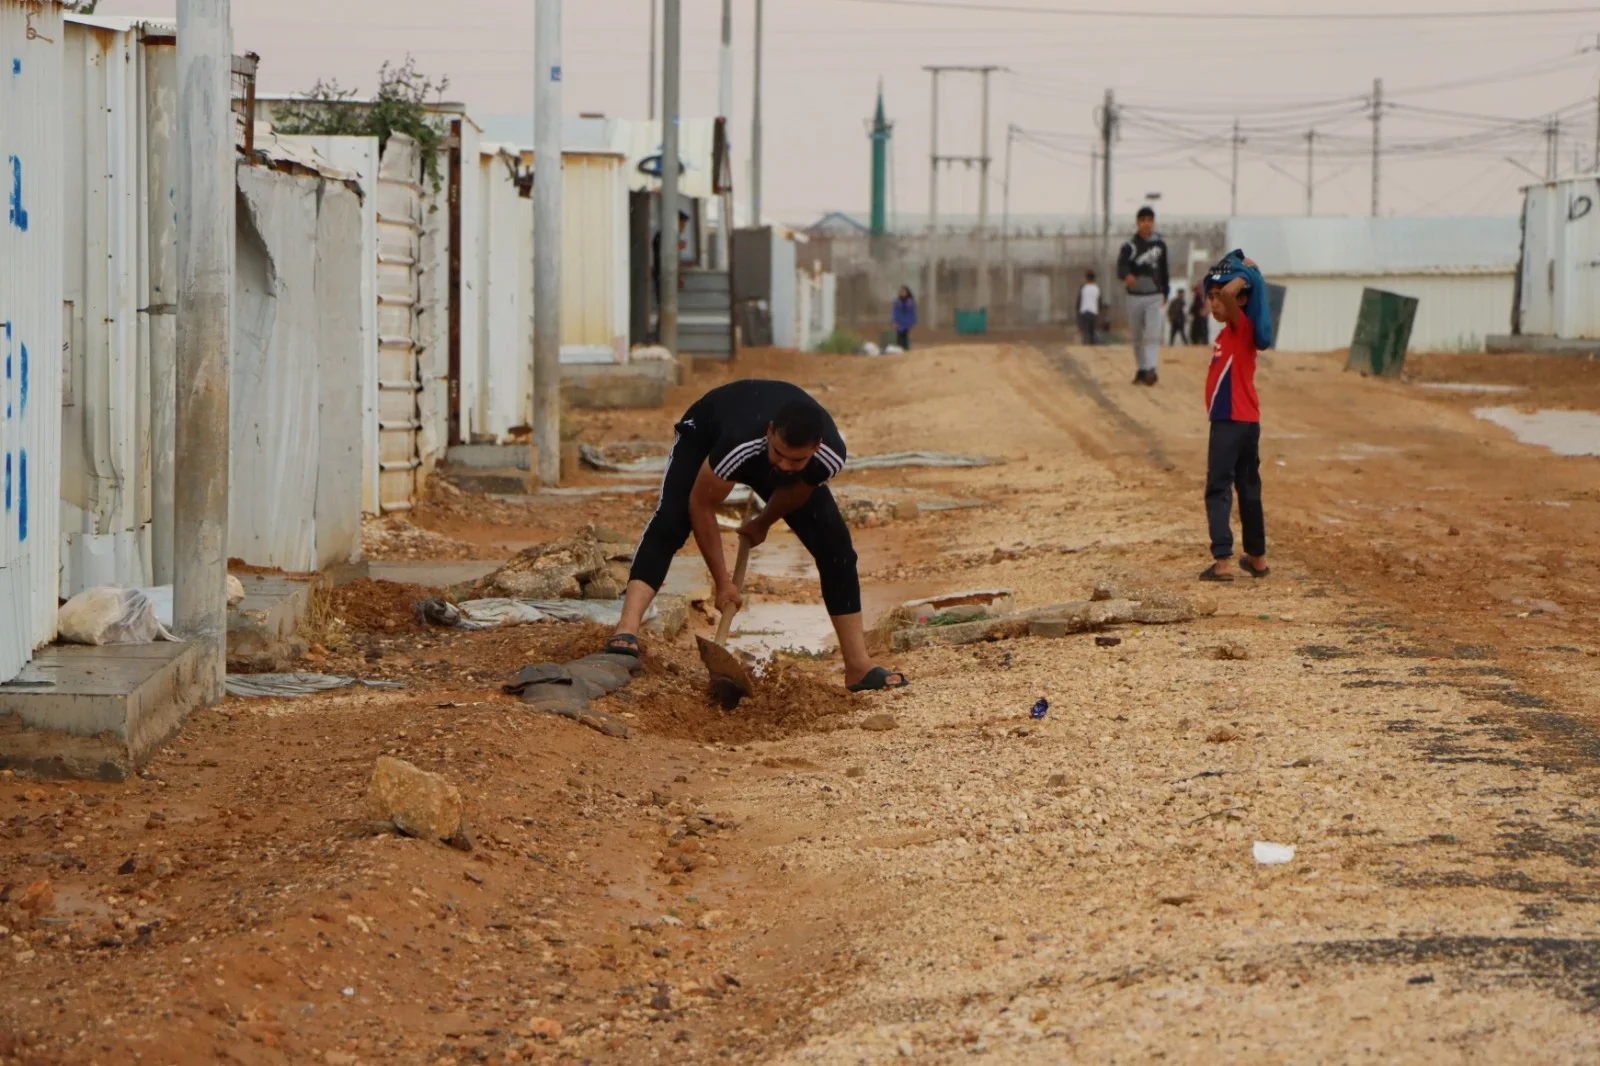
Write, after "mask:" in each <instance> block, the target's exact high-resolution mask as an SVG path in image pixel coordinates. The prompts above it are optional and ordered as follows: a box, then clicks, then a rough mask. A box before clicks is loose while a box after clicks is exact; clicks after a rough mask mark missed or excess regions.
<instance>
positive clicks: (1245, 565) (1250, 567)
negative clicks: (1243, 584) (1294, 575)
mask: <svg viewBox="0 0 1600 1066" xmlns="http://www.w3.org/2000/svg"><path fill="white" fill-rule="evenodd" d="M1239 569H1240V570H1243V571H1244V572H1245V573H1247V574H1249V575H1250V576H1251V577H1266V576H1267V575H1268V574H1270V573H1272V567H1270V566H1263V567H1260V568H1259V569H1258V568H1257V567H1256V566H1255V565H1254V564H1253V563H1251V562H1250V560H1249V559H1248V558H1246V557H1245V556H1242V555H1241V556H1240V557H1239Z"/></svg>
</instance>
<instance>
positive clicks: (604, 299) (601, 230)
mask: <svg viewBox="0 0 1600 1066" xmlns="http://www.w3.org/2000/svg"><path fill="white" fill-rule="evenodd" d="M563 161H564V163H565V166H564V167H563V171H564V173H565V175H566V181H565V183H564V188H565V192H564V197H565V202H564V203H563V204H562V236H561V361H562V362H564V363H595V362H602V363H611V362H617V363H620V362H623V361H625V360H626V359H627V353H628V187H627V176H626V174H625V173H624V169H623V164H624V162H625V160H624V159H623V158H622V157H621V156H618V155H596V154H589V153H577V152H565V153H563ZM535 236H536V239H537V235H535Z"/></svg>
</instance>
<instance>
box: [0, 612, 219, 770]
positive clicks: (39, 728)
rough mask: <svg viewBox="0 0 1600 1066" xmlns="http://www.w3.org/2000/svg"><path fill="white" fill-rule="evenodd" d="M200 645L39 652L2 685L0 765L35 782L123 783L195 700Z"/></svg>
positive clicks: (65, 647)
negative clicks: (85, 781)
mask: <svg viewBox="0 0 1600 1066" xmlns="http://www.w3.org/2000/svg"><path fill="white" fill-rule="evenodd" d="M203 665H204V659H203V656H202V655H201V651H200V648H199V646H198V645H194V644H179V643H172V642H170V641H157V642H156V643H154V644H108V645H105V646H103V647H88V646H84V645H77V644H62V645H52V646H50V647H47V648H41V649H40V650H39V652H38V653H37V654H36V655H35V656H34V660H33V662H31V663H29V664H28V666H27V667H26V668H25V669H24V670H23V672H22V674H21V676H20V677H18V678H16V679H14V680H12V681H10V682H8V683H6V684H4V685H0V767H4V768H6V769H9V770H15V771H16V772H18V773H20V774H23V775H26V776H31V777H49V778H82V779H88V780H98V781H125V780H127V779H128V778H129V777H132V776H133V775H135V774H137V773H138V772H139V769H140V768H141V767H143V766H144V764H145V763H146V762H147V761H148V760H149V758H150V756H151V755H152V754H153V753H154V752H155V750H156V749H157V748H158V747H160V746H161V744H162V743H163V742H165V741H166V739H167V738H168V737H170V736H172V734H173V733H175V732H177V730H178V727H179V726H181V725H182V724H183V720H184V718H185V717H187V716H188V714H189V712H190V711H191V710H193V709H194V708H196V707H197V706H199V703H200V698H199V697H200V671H201V667H202V666H203Z"/></svg>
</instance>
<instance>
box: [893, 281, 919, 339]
mask: <svg viewBox="0 0 1600 1066" xmlns="http://www.w3.org/2000/svg"><path fill="white" fill-rule="evenodd" d="M893 316H894V342H895V343H896V344H898V345H899V346H900V350H901V351H906V352H909V351H910V350H911V330H912V329H913V328H914V327H915V326H916V324H917V298H916V297H915V296H913V295H911V289H910V288H909V287H908V286H905V285H902V286H900V295H898V296H896V297H895V298H894V310H893Z"/></svg>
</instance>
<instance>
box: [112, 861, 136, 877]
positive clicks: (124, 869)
mask: <svg viewBox="0 0 1600 1066" xmlns="http://www.w3.org/2000/svg"><path fill="white" fill-rule="evenodd" d="M137 869H139V860H138V859H137V858H133V857H130V858H129V859H128V861H127V862H125V863H123V864H122V865H121V866H119V867H117V873H119V874H121V875H122V876H124V877H126V876H128V875H129V874H131V873H133V872H134V871H136V870H137Z"/></svg>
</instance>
